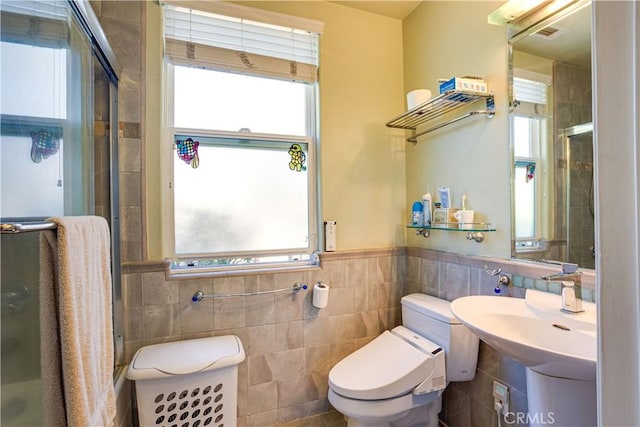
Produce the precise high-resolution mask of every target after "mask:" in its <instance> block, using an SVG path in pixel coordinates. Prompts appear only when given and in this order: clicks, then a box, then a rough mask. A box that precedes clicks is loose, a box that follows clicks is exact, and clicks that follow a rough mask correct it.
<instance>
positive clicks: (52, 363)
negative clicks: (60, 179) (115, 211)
mask: <svg viewBox="0 0 640 427" xmlns="http://www.w3.org/2000/svg"><path fill="white" fill-rule="evenodd" d="M49 221H52V222H55V223H56V224H57V230H56V231H44V232H43V233H42V234H41V237H40V263H41V268H40V310H41V312H40V319H41V320H40V329H41V332H40V335H41V365H42V390H43V399H42V400H43V416H42V419H43V425H46V426H56V427H57V426H61V425H68V426H83V427H84V426H109V425H111V424H112V423H113V419H114V417H115V413H116V410H115V407H116V406H115V393H114V389H113V325H112V306H111V303H112V294H111V292H112V289H111V261H110V258H111V257H110V238H109V226H108V224H107V222H106V221H105V220H104V218H101V217H97V216H76V217H64V218H51V219H49Z"/></svg>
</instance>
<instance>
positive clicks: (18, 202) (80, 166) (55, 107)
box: [0, 0, 122, 426]
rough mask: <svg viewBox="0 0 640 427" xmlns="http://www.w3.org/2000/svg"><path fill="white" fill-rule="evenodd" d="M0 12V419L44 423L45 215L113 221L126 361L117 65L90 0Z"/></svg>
mask: <svg viewBox="0 0 640 427" xmlns="http://www.w3.org/2000/svg"><path fill="white" fill-rule="evenodd" d="M0 18H1V25H0V32H1V41H0V55H1V58H0V59H1V61H0V64H1V70H0V75H1V81H0V84H1V88H2V91H1V100H0V101H1V102H0V162H1V167H0V180H1V181H0V185H1V187H0V216H1V219H2V235H1V241H0V258H1V260H0V262H1V265H0V268H1V273H0V274H1V275H0V282H1V283H0V285H1V302H2V306H1V316H2V319H1V325H2V328H1V344H0V348H1V350H2V351H1V387H2V388H1V393H0V395H1V407H0V425H11V426H34V425H40V424H42V421H41V418H40V417H41V415H40V413H41V410H40V403H41V391H40V358H41V354H40V333H39V331H40V323H39V322H40V320H39V300H38V294H39V286H40V284H39V235H40V232H39V231H41V230H43V229H48V228H52V227H53V224H52V223H49V222H47V221H46V219H47V218H49V217H54V216H76V215H99V216H102V217H104V218H105V219H106V220H107V222H108V223H109V225H110V230H111V236H112V277H113V285H114V286H113V301H114V307H113V309H114V310H113V312H114V331H115V333H114V339H115V344H116V345H115V347H116V354H115V360H116V365H120V364H121V362H122V321H121V318H122V308H121V295H120V251H119V241H120V236H119V223H118V210H119V203H118V173H117V171H118V167H117V166H118V165H117V161H118V153H117V148H118V140H117V138H118V134H117V129H118V114H117V112H118V108H117V99H118V74H117V69H118V65H117V61H116V60H115V57H114V56H113V54H112V52H111V49H110V48H109V45H108V43H107V42H106V38H105V36H104V34H103V32H102V30H101V28H100V25H99V23H98V20H97V18H96V16H95V14H93V12H92V10H91V7H90V6H89V3H88V2H84V1H80V0H77V1H59V0H58V1H56V0H41V1H33V0H29V1H27V0H17V1H11V0H2V2H1V3H0ZM43 356H44V357H46V355H43ZM115 368H117V366H114V372H116V369H115Z"/></svg>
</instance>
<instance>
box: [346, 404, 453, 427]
mask: <svg viewBox="0 0 640 427" xmlns="http://www.w3.org/2000/svg"><path fill="white" fill-rule="evenodd" d="M441 410H442V397H438V399H436V400H434V401H432V402H429V403H427V404H426V405H420V406H416V407H415V408H412V409H410V410H408V411H406V412H405V413H404V414H398V415H397V416H396V417H393V418H394V419H393V421H390V420H372V419H357V418H353V417H348V423H347V427H438V422H439V420H438V414H439V413H440V411H441Z"/></svg>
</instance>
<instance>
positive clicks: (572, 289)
mask: <svg viewBox="0 0 640 427" xmlns="http://www.w3.org/2000/svg"><path fill="white" fill-rule="evenodd" d="M581 275H582V272H580V271H578V265H577V264H569V263H566V264H562V272H561V273H556V274H552V275H549V276H544V277H542V279H543V280H546V281H547V282H551V281H559V282H560V284H561V285H562V308H561V310H562V311H564V312H567V313H581V312H583V311H584V309H583V308H582V298H581V297H582V286H581V285H580V278H581ZM568 278H574V279H575V280H566V279H568Z"/></svg>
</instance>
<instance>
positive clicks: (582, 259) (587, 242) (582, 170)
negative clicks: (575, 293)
mask: <svg viewBox="0 0 640 427" xmlns="http://www.w3.org/2000/svg"><path fill="white" fill-rule="evenodd" d="M553 85H554V87H553V92H554V99H555V102H554V111H553V116H554V123H555V124H556V126H555V129H554V140H555V141H556V143H555V149H554V151H555V159H556V165H557V167H556V169H555V171H556V172H555V173H556V176H555V185H556V191H555V193H556V197H557V199H556V204H555V215H554V216H555V227H556V229H555V233H554V234H555V235H556V236H557V239H559V240H563V241H566V242H567V243H566V245H562V247H561V248H559V250H560V251H561V253H560V254H558V256H557V257H554V258H552V259H563V260H566V261H568V262H572V263H577V264H578V265H580V266H581V267H584V268H594V267H595V258H594V256H593V245H594V237H593V236H594V215H593V212H594V209H593V138H592V133H588V134H584V135H581V136H574V137H571V138H568V139H567V138H565V135H564V133H563V130H564V129H567V128H569V127H572V126H576V125H580V124H584V123H589V122H591V121H592V101H591V99H592V91H591V70H590V69H589V68H586V67H581V66H578V65H573V64H569V63H563V62H560V61H555V62H554V66H553ZM568 181H569V182H568ZM567 188H569V189H570V190H569V191H568V192H567V190H566V189H567Z"/></svg>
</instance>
